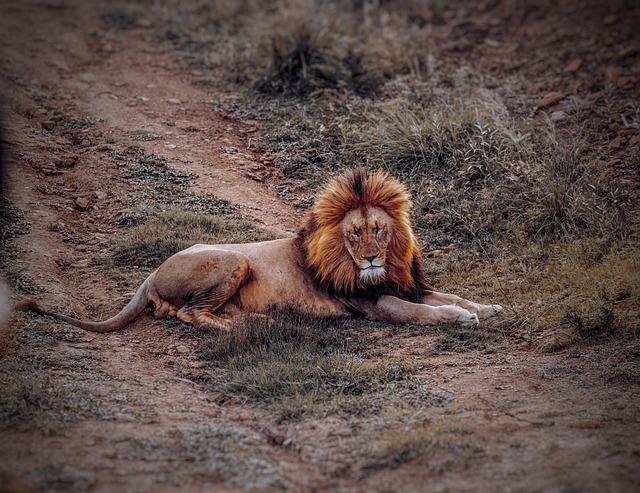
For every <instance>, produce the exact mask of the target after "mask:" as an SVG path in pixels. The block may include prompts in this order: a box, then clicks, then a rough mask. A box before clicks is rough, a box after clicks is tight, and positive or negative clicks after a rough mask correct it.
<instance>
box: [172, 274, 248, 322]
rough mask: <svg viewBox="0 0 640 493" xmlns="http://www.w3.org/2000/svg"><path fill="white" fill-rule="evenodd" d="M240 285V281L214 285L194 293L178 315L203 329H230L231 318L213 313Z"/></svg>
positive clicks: (184, 320)
mask: <svg viewBox="0 0 640 493" xmlns="http://www.w3.org/2000/svg"><path fill="white" fill-rule="evenodd" d="M239 287H240V282H238V283H237V285H236V283H232V284H231V285H225V286H214V287H212V288H210V289H208V290H206V291H204V292H201V293H196V294H194V295H193V296H192V297H191V299H190V300H189V301H188V302H187V303H185V305H184V306H183V307H182V308H180V310H178V312H177V313H176V317H178V318H179V319H180V320H182V321H183V322H187V323H190V324H193V325H195V326H197V327H201V328H203V329H214V330H220V329H228V328H230V327H231V325H232V323H233V319H232V318H231V319H230V318H222V317H218V316H216V315H214V314H213V312H215V311H216V310H217V309H218V308H219V307H221V306H222V305H223V304H224V303H225V302H226V301H227V300H228V299H229V298H230V297H231V296H232V295H233V293H235V291H236V290H237V289H238V288H239Z"/></svg>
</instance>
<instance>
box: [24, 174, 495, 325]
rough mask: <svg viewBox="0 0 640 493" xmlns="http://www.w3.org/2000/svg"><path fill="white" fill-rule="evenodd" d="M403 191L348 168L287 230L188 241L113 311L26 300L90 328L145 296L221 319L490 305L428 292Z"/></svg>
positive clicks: (474, 319)
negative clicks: (235, 239)
mask: <svg viewBox="0 0 640 493" xmlns="http://www.w3.org/2000/svg"><path fill="white" fill-rule="evenodd" d="M410 208H411V201H410V199H409V193H408V191H407V189H406V187H405V186H404V185H402V184H401V183H400V182H399V181H398V180H396V179H394V178H391V177H390V176H389V175H388V174H386V173H384V172H380V171H378V172H376V173H373V174H371V175H367V173H366V172H365V170H363V169H356V170H353V171H347V172H345V173H344V174H343V175H341V176H339V177H336V178H334V179H332V180H330V181H329V183H328V184H327V185H326V187H325V188H324V189H323V190H322V191H321V192H320V194H319V195H318V198H317V200H316V203H315V204H314V206H313V207H312V209H311V210H310V212H309V215H308V216H307V218H306V220H305V222H304V224H303V227H302V228H301V229H300V232H299V234H298V236H297V237H296V238H287V239H282V240H274V241H267V242H260V243H248V244H235V245H194V246H192V247H190V248H187V249H186V250H183V251H181V252H178V253H176V254H175V255H173V256H172V257H170V258H169V259H167V260H166V261H165V262H164V263H163V264H162V265H161V266H160V267H159V268H158V269H157V270H156V271H155V272H153V273H152V274H151V275H150V276H149V277H148V278H147V280H146V281H145V282H144V283H143V284H142V286H140V288H139V289H138V291H137V292H136V295H135V296H134V297H133V299H132V300H131V301H130V302H129V304H128V305H127V306H126V307H125V308H123V309H122V310H121V311H120V312H119V313H118V314H116V315H115V316H114V317H112V318H110V319H108V320H105V321H103V322H86V321H81V320H78V319H75V318H72V317H68V316H65V315H62V314H59V313H54V312H48V311H45V310H43V309H41V308H40V307H38V306H37V304H36V303H35V302H26V303H24V304H23V305H22V308H23V309H26V308H30V309H33V310H35V311H38V312H40V313H43V314H47V315H50V316H53V317H55V318H57V319H59V320H63V321H65V322H67V323H70V324H72V325H75V326H78V327H82V328H84V329H86V330H91V331H96V332H110V331H113V330H117V329H119V328H121V327H123V326H125V325H126V324H127V323H129V322H130V321H131V320H133V319H134V318H135V317H136V316H137V315H138V314H140V313H141V312H142V311H143V310H144V309H145V307H146V306H147V305H148V304H149V303H151V304H153V305H154V307H155V312H154V314H155V316H156V317H164V316H167V315H169V316H177V317H178V318H179V319H181V320H183V321H185V322H189V323H192V324H194V325H197V326H199V327H202V328H209V329H222V328H228V327H230V326H231V325H232V324H233V321H234V320H235V319H236V318H237V317H238V316H247V315H255V314H257V315H258V316H261V315H264V314H267V313H268V312H269V311H270V310H271V309H274V308H276V309H277V308H284V307H286V308H288V309H291V308H293V309H294V310H297V311H299V312H302V313H306V314H310V315H317V316H324V317H344V316H351V315H354V314H358V315H364V316H365V317H367V318H370V319H373V320H380V321H384V322H389V323H396V324H402V323H418V324H423V325H435V324H440V323H461V324H476V323H478V319H479V318H484V317H488V316H492V315H495V314H496V313H498V312H499V311H500V310H501V308H500V306H499V305H480V304H477V303H473V302H471V301H467V300H463V299H462V298H459V297H457V296H455V295H450V294H444V293H438V292H436V291H435V290H434V289H433V288H432V287H431V286H430V285H429V284H428V283H427V282H426V280H425V277H424V273H423V268H422V259H421V255H420V248H419V245H418V243H417V241H416V238H415V235H414V234H413V230H412V227H411V222H410V219H409V210H410Z"/></svg>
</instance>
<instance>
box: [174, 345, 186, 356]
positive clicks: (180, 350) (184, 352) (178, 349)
mask: <svg viewBox="0 0 640 493" xmlns="http://www.w3.org/2000/svg"><path fill="white" fill-rule="evenodd" d="M176 351H178V352H179V353H180V354H186V353H188V352H189V348H188V347H187V346H183V345H182V344H181V345H179V346H176Z"/></svg>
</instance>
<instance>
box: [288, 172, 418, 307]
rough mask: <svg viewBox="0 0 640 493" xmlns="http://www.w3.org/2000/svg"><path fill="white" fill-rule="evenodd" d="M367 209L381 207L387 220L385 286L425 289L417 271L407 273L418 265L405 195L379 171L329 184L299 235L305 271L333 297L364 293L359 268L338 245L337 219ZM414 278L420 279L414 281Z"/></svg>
mask: <svg viewBox="0 0 640 493" xmlns="http://www.w3.org/2000/svg"><path fill="white" fill-rule="evenodd" d="M371 207H380V208H382V209H383V210H384V211H385V212H386V213H387V214H388V215H389V216H390V218H391V224H390V225H389V227H390V228H391V229H392V232H393V235H392V237H391V240H390V241H389V244H388V246H387V249H386V261H387V264H386V275H385V284H387V285H393V286H397V287H398V288H399V290H400V291H401V292H410V291H411V290H413V289H415V288H416V287H417V286H421V285H424V286H423V287H424V288H427V286H428V285H427V283H426V281H424V276H423V274H422V269H421V268H420V269H419V271H418V272H415V273H414V272H412V267H413V266H414V265H418V266H421V265H422V263H421V255H420V247H419V245H418V242H417V241H416V238H415V236H414V234H413V230H412V227H411V220H410V218H409V210H410V209H411V201H410V198H409V192H408V191H407V189H406V187H405V186H404V185H403V184H402V183H400V182H399V181H398V180H396V179H394V178H391V177H390V176H389V175H388V174H387V173H383V172H380V171H379V172H377V173H375V174H373V175H371V176H369V177H367V175H366V173H365V171H364V170H363V169H357V170H355V171H354V172H352V173H345V174H343V175H342V176H339V177H338V178H335V179H334V180H332V181H331V182H329V184H328V185H327V186H326V187H325V188H324V189H323V190H322V192H321V193H320V194H319V195H318V198H317V200H316V203H315V205H314V207H313V209H312V210H311V213H310V214H309V215H308V216H307V220H306V222H305V225H304V226H303V228H302V230H301V232H300V236H301V237H302V238H303V246H304V251H305V259H306V262H307V265H308V266H309V268H310V269H311V270H312V271H314V272H315V273H316V276H317V278H318V280H319V281H320V282H321V283H322V284H323V285H324V286H326V287H329V288H332V289H333V290H334V291H335V292H337V293H341V294H344V295H352V294H353V293H355V292H356V291H357V290H359V289H366V288H367V286H362V285H361V284H360V282H359V269H358V268H357V264H356V263H354V261H353V259H352V258H351V256H350V255H349V253H348V251H347V247H346V245H345V242H344V241H343V230H342V221H343V219H344V217H345V215H346V214H347V213H348V212H350V211H353V210H358V209H360V210H362V209H367V208H371ZM415 275H418V276H419V277H420V279H417V280H416V279H415ZM416 281H417V283H416ZM429 288H430V287H429ZM425 291H426V289H425ZM422 294H425V293H422Z"/></svg>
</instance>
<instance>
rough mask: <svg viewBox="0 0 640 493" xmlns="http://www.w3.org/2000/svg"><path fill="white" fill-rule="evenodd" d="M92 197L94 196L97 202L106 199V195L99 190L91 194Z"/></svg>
mask: <svg viewBox="0 0 640 493" xmlns="http://www.w3.org/2000/svg"><path fill="white" fill-rule="evenodd" d="M93 195H95V196H96V199H98V200H104V199H106V198H107V194H106V193H105V192H103V191H101V190H97V191H95V192H93Z"/></svg>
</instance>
